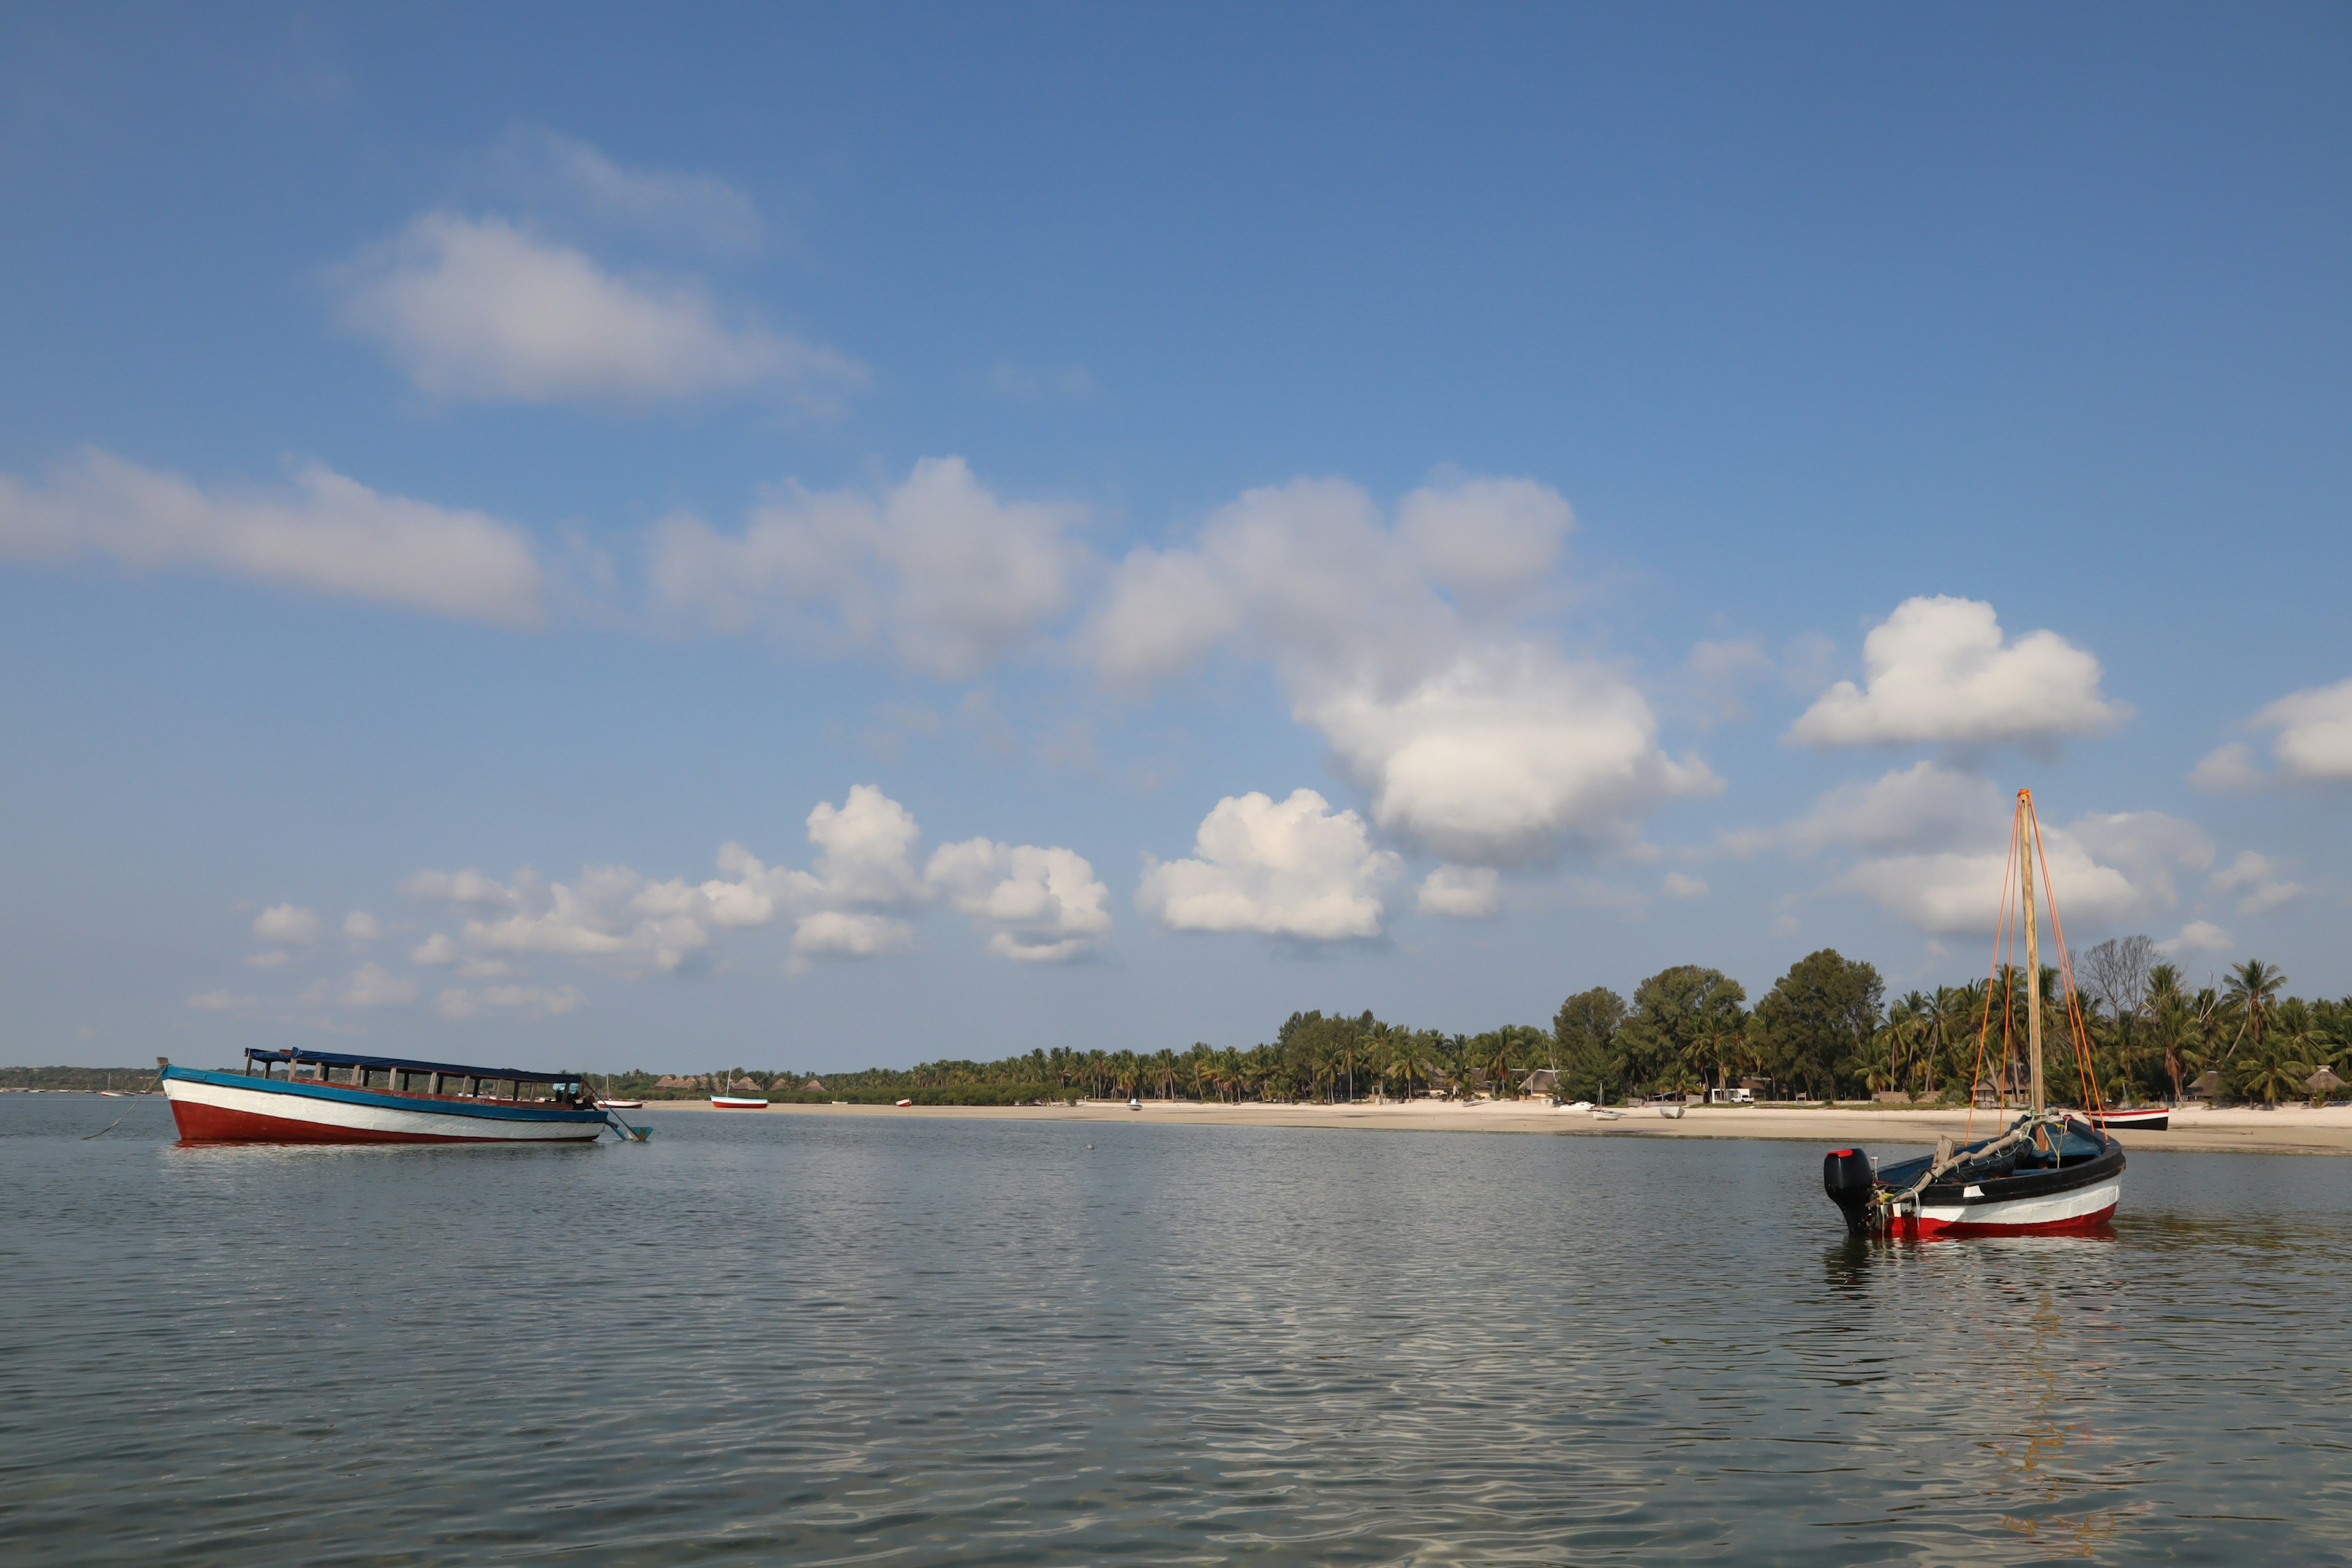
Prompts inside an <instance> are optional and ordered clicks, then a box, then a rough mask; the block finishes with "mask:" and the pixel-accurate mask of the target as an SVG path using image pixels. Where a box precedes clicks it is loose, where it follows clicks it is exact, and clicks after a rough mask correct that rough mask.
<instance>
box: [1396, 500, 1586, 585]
mask: <svg viewBox="0 0 2352 1568" xmlns="http://www.w3.org/2000/svg"><path fill="white" fill-rule="evenodd" d="M1575 526H1576V516H1575V514H1574V513H1573V512H1572V511H1570V510H1569V505H1568V502H1567V501H1566V500H1563V499H1562V498H1561V496H1560V493H1559V491H1558V490H1555V489H1552V488H1551V487H1550V486H1549V485H1539V484H1538V483H1536V482H1535V481H1534V480H1533V479H1461V480H1457V481H1455V482H1454V483H1452V484H1448V485H1444V486H1433V487H1428V488H1424V489H1417V490H1414V491H1413V492H1412V493H1411V494H1410V495H1408V496H1406V497H1405V498H1404V499H1403V500H1402V501H1399V502H1398V503H1397V532H1398V534H1399V535H1400V536H1401V537H1402V539H1403V541H1404V542H1406V543H1407V544H1408V545H1409V546H1410V547H1411V548H1412V551H1413V552H1414V553H1415V554H1416V555H1418V556H1419V557H1420V559H1421V563H1422V565H1423V567H1424V568H1425V569H1426V570H1427V571H1428V573H1429V574H1430V576H1431V577H1432V578H1433V579H1434V580H1435V581H1437V582H1438V583H1441V584H1444V586H1446V587H1447V588H1450V589H1452V590H1454V592H1455V593H1457V594H1463V595H1471V596H1474V597H1476V598H1480V599H1492V598H1508V597H1513V596H1516V595H1518V594H1520V593H1522V592H1524V591H1525V590H1526V589H1527V588H1528V586H1529V585H1530V584H1536V583H1539V582H1541V581H1542V580H1543V579H1544V578H1545V577H1546V576H1548V575H1549V574H1550V572H1551V569H1552V568H1553V567H1554V566H1556V565H1557V564H1559V552H1560V543H1561V542H1562V541H1563V540H1565V539H1566V538H1567V537H1568V533H1569V531H1570V529H1572V528H1574V527H1575Z"/></svg>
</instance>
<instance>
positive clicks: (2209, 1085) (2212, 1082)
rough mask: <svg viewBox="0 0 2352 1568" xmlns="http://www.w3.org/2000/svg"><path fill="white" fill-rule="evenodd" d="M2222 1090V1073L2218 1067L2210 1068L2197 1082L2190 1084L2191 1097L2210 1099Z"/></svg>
mask: <svg viewBox="0 0 2352 1568" xmlns="http://www.w3.org/2000/svg"><path fill="white" fill-rule="evenodd" d="M2220 1093H2221V1070H2220V1069H2219V1068H2207V1069H2206V1070H2205V1072H2204V1073H2203V1075H2202V1076H2200V1078H2199V1079H2197V1081H2196V1082H2194V1083H2192V1084H2190V1085H2189V1096H2190V1098H2191V1099H2195V1100H2210V1099H2212V1098H2213V1097H2214V1096H2215V1095H2217V1094H2220Z"/></svg>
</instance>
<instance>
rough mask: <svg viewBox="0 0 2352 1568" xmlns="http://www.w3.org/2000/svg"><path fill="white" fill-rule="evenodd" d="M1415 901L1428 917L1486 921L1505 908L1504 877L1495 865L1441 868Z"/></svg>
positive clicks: (1424, 883) (1423, 882) (1427, 880)
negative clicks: (1441, 916) (1436, 916)
mask: <svg viewBox="0 0 2352 1568" xmlns="http://www.w3.org/2000/svg"><path fill="white" fill-rule="evenodd" d="M1413 902H1414V907H1416V908H1417V909H1419V910H1421V912H1422V913H1423V914H1425V915H1444V916H1445V917H1446V918H1448V919H1450V920H1458V921H1483V920H1486V919H1487V918H1489V917H1491V916H1492V915H1493V914H1494V913H1495V912H1496V910H1500V909H1501V908H1502V907H1503V878H1502V874H1501V873H1500V872H1498V871H1496V869H1495V868H1493V867H1491V866H1440V867H1439V868H1437V869H1435V870H1434V871H1432V872H1431V873H1430V874H1429V875H1428V876H1426V877H1423V879H1421V891H1420V894H1419V895H1418V897H1416V898H1415V900H1413Z"/></svg>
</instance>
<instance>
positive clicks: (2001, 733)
mask: <svg viewBox="0 0 2352 1568" xmlns="http://www.w3.org/2000/svg"><path fill="white" fill-rule="evenodd" d="M1862 657H1863V666H1864V670H1865V671H1866V673H1867V680H1866V683H1865V684H1864V685H1863V686H1856V685H1855V684H1854V683H1853V681H1851V680H1841V681H1839V682H1838V683H1837V684H1835V685H1834V686H1832V687H1831V688H1830V689H1828V690H1827V691H1824V692H1822V695H1821V697H1820V698H1819V699H1818V700H1815V701H1814V703H1813V705H1812V706H1811V708H1808V709H1807V710H1805V711H1804V712H1803V713H1802V714H1801V716H1799V718H1798V720H1797V721H1796V723H1795V724H1793V725H1791V726H1790V730H1789V735H1788V738H1789V739H1790V741H1792V742H1799V743H1801V744H1804V745H1808V746H1822V747H1830V746H1902V745H1912V744H1916V743H1920V742H1938V743H1945V744H1950V745H1958V746H1984V745H1995V744H2002V743H2018V744H2025V745H2032V746H2048V745H2051V744H2054V743H2055V742H2058V741H2060V740H2063V739H2064V738H2066V737H2068V736H2073V735H2089V734H2096V733H2099V732H2100V731H2106V730H2110V729H2113V728H2114V727H2115V726H2116V725H2117V724H2119V723H2121V722H2123V721H2124V720H2126V718H2128V717H2130V715H2131V710H2130V708H2128V707H2127V706H2126V705H2125V704H2123V703H2120V702H2114V701H2110V700H2107V699H2106V698H2105V697H2104V696H2103V695H2102V694H2101V693H2100V690H2099V681H2100V669H2099V661H2098V660H2097V659H2096V658H2094V657H2093V656H2092V655H2091V654H2090V653H2089V652H2088V651H2086V650H2085V649H2083V648H2080V647H2075V646H2074V644H2073V643H2070V642H2068V641H2067V640H2066V639H2065V638H2063V637H2060V636H2059V635H2058V634H2057V633H2055V632H2051V631H2037V632H2028V633H2027V634H2026V635H2024V636H2023V637H2017V638H2014V639H2011V638H2009V637H2004V636H2003V634H2002V632H2001V629H2000V620H1999V618H1998V617H1997V616H1995V615H1994V614H1993V607H1992V606H1991V605H1988V604H1985V603H1983V602H1982V601H1981V600H1976V599H1956V598H1951V597H1948V596H1943V595H1938V596H1936V597H1932V598H1930V597H1926V596H1922V597H1919V598H1914V599H1906V600H1905V601H1904V602H1903V603H1902V604H1901V605H1897V606H1896V607H1895V613H1894V614H1893V615H1891V616H1888V617H1887V618H1886V619H1885V621H1884V622H1882V623H1880V624H1879V625H1878V626H1875V627H1874V628H1873V629H1872V631H1871V633H1870V635H1869V636H1868V637H1865V638H1864V640H1863V648H1862Z"/></svg>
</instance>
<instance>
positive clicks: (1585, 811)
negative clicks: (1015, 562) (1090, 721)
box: [1082, 479, 1716, 868]
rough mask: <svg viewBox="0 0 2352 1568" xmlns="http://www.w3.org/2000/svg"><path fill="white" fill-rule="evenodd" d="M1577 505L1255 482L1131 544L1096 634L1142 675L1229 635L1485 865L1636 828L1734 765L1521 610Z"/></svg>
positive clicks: (1355, 766) (1401, 816)
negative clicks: (1691, 752)
mask: <svg viewBox="0 0 2352 1568" xmlns="http://www.w3.org/2000/svg"><path fill="white" fill-rule="evenodd" d="M1572 521H1573V520H1572V518H1571V516H1570V511H1569V508H1568V504H1567V502H1566V501H1564V500H1561V499H1560V497H1559V495H1558V494H1557V493H1556V492H1554V491H1552V490H1550V489H1547V488H1545V487H1543V486H1540V485H1538V484H1535V483H1533V482H1532V481H1529V480H1525V479H1461V480H1455V481H1452V482H1449V483H1447V484H1445V485H1443V486H1432V487H1429V488H1426V489H1421V490H1416V491H1414V492H1413V493H1412V494H1411V495H1408V496H1407V497H1405V498H1404V500H1402V502H1401V503H1400V504H1399V506H1398V509H1397V520H1396V521H1395V522H1394V523H1393V524H1391V522H1390V521H1387V520H1385V519H1384V518H1383V517H1382V516H1381V510H1380V509H1379V508H1378V507H1377V506H1376V505H1375V504H1374V503H1373V501H1372V500H1371V498H1370V496H1368V495H1367V494H1365V492H1364V491H1363V490H1362V489H1360V488H1358V487H1357V486H1355V485H1352V484H1349V483H1347V482H1346V481H1344V480H1340V479H1298V480H1294V481H1293V482H1291V483H1290V484H1287V485H1282V486H1276V487H1268V488H1265V489H1255V490H1251V491H1249V492H1247V493H1246V494H1244V495H1243V496H1242V497H1241V498H1240V499H1239V500H1235V501H1234V502H1233V503H1232V504H1230V505H1228V506H1225V507H1223V508H1221V509H1219V510H1217V511H1216V512H1214V513H1213V514H1212V515H1211V516H1210V517H1209V518H1208V519H1207V521H1205V522H1204V523H1203V524H1202V527H1201V529H1200V531H1199V534H1198V536H1197V538H1196V539H1195V540H1194V541H1193V542H1192V543H1190V544H1187V545H1180V546H1177V547H1173V548H1170V549H1149V548H1145V549H1139V550H1136V551H1133V552H1130V553H1129V555H1128V556H1127V558H1126V559H1125V560H1124V561H1122V562H1121V563H1119V565H1118V568H1117V569H1116V570H1115V571H1114V573H1113V574H1112V578H1111V582H1110V584H1109V588H1108V593H1107V594H1106V595H1105V597H1104V599H1103V601H1102V603H1101V604H1100V605H1099V606H1098V607H1097V610H1096V611H1095V612H1094V614H1092V615H1091V616H1089V617H1088V618H1087V624H1086V626H1085V628H1084V631H1083V634H1082V640H1083V642H1084V644H1085V646H1086V647H1087V651H1088V653H1089V654H1090V656H1091V657H1092V659H1093V661H1094V664H1095V667H1096V669H1097V673H1098V674H1099V676H1100V677H1101V678H1102V679H1103V680H1104V681H1105V682H1106V683H1108V685H1110V686H1112V687H1114V688H1118V689H1127V690H1130V691H1135V690H1141V689H1147V688H1149V687H1150V685H1151V684H1153V683H1154V682H1157V681H1160V680H1164V679H1170V678H1171V677H1174V676H1176V675H1179V674H1181V673H1182V672H1184V671H1185V670H1187V669H1190V668H1193V667H1194V666H1196V665H1198V664H1200V663H1201V662H1202V661H1203V660H1205V659H1207V658H1211V657H1212V656H1213V655H1214V654H1216V653H1217V652H1219V651H1220V650H1224V651H1230V652H1232V653H1235V654H1238V655H1240V656H1242V657H1244V658H1264V659H1266V660H1268V661H1270V662H1271V663H1272V664H1273V665H1274V666H1275V668H1276V670H1277V672H1278V673H1279V675H1280V677H1281V679H1282V680H1283V683H1284V685H1285V687H1286V689H1287V690H1288V692H1289V694H1290V697H1291V700H1292V711H1293V716H1294V717H1295V718H1297V719H1298V720H1299V721H1302V722H1304V723H1306V724H1308V725H1311V726H1312V727H1314V728H1315V729H1317V730H1318V731H1321V732H1322V734H1323V735H1324V736H1325V738H1326V739H1327V740H1328V741H1329V742H1330V743H1331V746H1332V750H1333V753H1334V756H1335V758H1336V759H1337V760H1338V762H1339V764H1340V765H1341V766H1342V768H1344V769H1345V771H1346V772H1347V773H1348V774H1349V776H1350V778H1352V779H1353V780H1354V781H1355V782H1356V783H1357V784H1360V786H1361V787H1362V788H1363V789H1365V790H1366V791H1367V792H1368V794H1369V795H1370V799H1371V807H1372V816H1373V819H1374V821H1376V822H1377V823H1378V824H1379V826H1381V828H1382V829H1383V830H1385V831H1386V832H1388V833H1391V834H1392V835H1394V836H1396V837H1397V838H1398V839H1399V840H1400V841H1402V842H1403V843H1405V844H1407V845H1408V846H1410V847H1413V848H1417V849H1423V850H1427V851H1429V852H1431V853H1433V854H1435V855H1437V856H1439V857H1441V858H1444V859H1445V860H1447V861H1449V862H1452V863H1454V864H1457V865H1465V866H1486V867H1489V868H1498V867H1510V866H1517V865H1521V864H1525V863H1527V862H1529V861H1533V860H1540V859H1544V858H1549V857H1550V856H1551V855H1553V854H1555V853H1557V852H1558V851H1559V849H1560V848H1561V847H1566V846H1570V845H1577V844H1586V845H1591V844H1620V843H1624V842H1627V841H1629V840H1630V839H1632V838H1633V837H1635V835H1636V834H1637V832H1638V825H1639V822H1640V820H1641V818H1642V817H1643V816H1645V815H1646V814H1647V813H1649V812H1650V811H1652V810H1654V809H1655V807H1656V806H1657V805H1660V804H1661V803H1663V802H1664V801H1665V800H1667V799H1670V798H1672V797H1673V796H1675V795H1683V794H1690V793H1697V792H1704V791H1706V790H1709V789H1712V788H1714V787H1716V781H1715V780H1714V778H1713V775H1712V774H1711V773H1708V772H1707V770H1706V765H1705V764H1704V763H1699V762H1697V761H1696V760H1695V759H1683V760H1680V761H1677V760H1675V759H1674V758H1671V757H1669V756H1667V755H1666V754H1665V752H1663V751H1662V750H1661V749H1660V747H1659V745H1658V743H1657V738H1656V736H1657V725H1656V721H1655V717H1654V714H1653V713H1652V711H1651V709H1650V706H1649V703H1648V701H1647V700H1646V699H1644V698H1643V696H1642V694H1641V692H1640V691H1639V690H1637V689H1635V688H1634V687H1633V684H1632V683H1631V682H1630V681H1629V680H1627V679H1625V678H1624V676H1623V675H1622V674H1621V673H1619V672H1618V671H1616V670H1614V669H1612V668H1609V667H1607V666H1605V665H1601V664H1599V663H1596V662H1592V661H1590V660H1579V659H1574V658H1569V657H1567V656H1566V655H1564V654H1563V653H1562V652H1561V651H1559V649H1558V648H1556V647H1553V646H1551V645H1550V644H1549V643H1548V642H1546V641H1544V640H1542V639H1540V638H1538V637H1532V636H1528V635H1526V634H1523V633H1521V632H1519V631H1517V630H1515V629H1514V626H1515V625H1516V623H1515V622H1514V620H1513V617H1512V616H1511V615H1509V614H1508V613H1505V609H1500V608H1496V606H1506V607H1507V605H1509V604H1510V603H1512V602H1515V601H1517V602H1540V599H1541V596H1542V595H1541V590H1542V589H1543V587H1544V584H1546V583H1547V582H1548V581H1549V575H1550V574H1551V573H1552V571H1553V568H1554V566H1555V564H1556V563H1557V561H1558V559H1559V551H1560V548H1561V542H1562V541H1563V540H1564V538H1565V537H1566V535H1567V533H1568V531H1569V530H1570V526H1571V523H1572Z"/></svg>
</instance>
